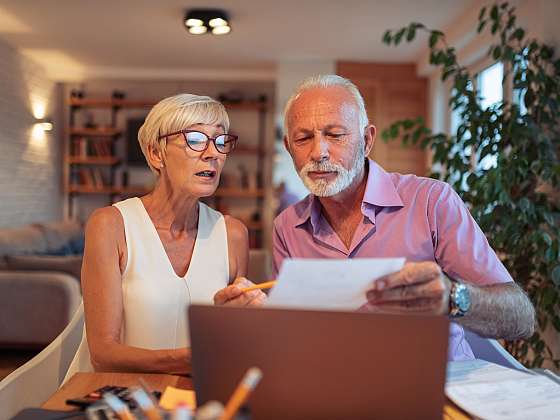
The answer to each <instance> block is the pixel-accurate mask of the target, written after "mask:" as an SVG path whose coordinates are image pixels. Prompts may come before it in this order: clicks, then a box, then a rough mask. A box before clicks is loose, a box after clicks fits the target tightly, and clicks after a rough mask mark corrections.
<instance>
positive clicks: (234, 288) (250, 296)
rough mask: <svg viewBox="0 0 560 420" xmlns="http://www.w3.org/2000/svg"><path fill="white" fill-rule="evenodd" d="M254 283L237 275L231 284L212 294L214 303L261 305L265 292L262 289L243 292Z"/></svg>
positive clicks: (264, 299)
mask: <svg viewBox="0 0 560 420" xmlns="http://www.w3.org/2000/svg"><path fill="white" fill-rule="evenodd" d="M254 284H255V283H253V282H252V281H249V280H247V279H246V278H245V277H237V278H236V279H235V281H234V282H233V284H232V285H230V286H228V287H225V288H223V289H221V290H218V292H217V293H216V294H215V295H214V305H231V306H262V305H264V302H265V301H266V294H264V293H263V291H262V290H251V291H250V292H243V291H242V290H241V289H244V288H246V287H249V286H253V285H254Z"/></svg>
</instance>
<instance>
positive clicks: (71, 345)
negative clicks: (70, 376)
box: [0, 303, 84, 419]
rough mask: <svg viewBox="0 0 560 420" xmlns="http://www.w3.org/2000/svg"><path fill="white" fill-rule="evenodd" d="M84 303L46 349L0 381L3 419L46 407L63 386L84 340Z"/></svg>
mask: <svg viewBox="0 0 560 420" xmlns="http://www.w3.org/2000/svg"><path fill="white" fill-rule="evenodd" d="M83 326H84V309H83V303H82V304H80V306H79V307H78V309H77V310H76V312H75V314H74V315H73V317H72V319H71V320H70V323H69V324H68V325H67V326H66V328H64V330H63V331H62V332H61V333H60V334H59V335H58V337H56V338H55V339H54V340H53V341H52V342H51V343H50V344H49V345H48V346H47V347H45V348H44V349H43V350H42V351H41V352H40V353H39V354H38V355H36V356H35V357H34V358H33V359H31V360H30V361H28V362H27V363H26V364H24V365H23V366H20V367H19V368H18V369H16V370H15V371H13V372H12V373H11V374H9V375H8V376H6V377H5V378H4V379H3V380H2V381H1V382H0V419H9V418H12V417H13V416H15V415H16V414H17V413H18V412H19V411H21V410H22V409H24V408H27V407H38V406H40V405H41V404H43V403H44V402H45V401H46V400H47V399H48V398H49V397H50V396H51V395H52V394H53V393H54V392H55V391H56V390H57V389H58V387H59V386H60V384H61V383H62V380H63V379H64V376H65V375H66V371H67V370H68V367H69V365H70V362H71V361H72V359H73V358H74V355H75V353H76V351H77V349H78V346H79V344H80V341H81V339H82V331H83Z"/></svg>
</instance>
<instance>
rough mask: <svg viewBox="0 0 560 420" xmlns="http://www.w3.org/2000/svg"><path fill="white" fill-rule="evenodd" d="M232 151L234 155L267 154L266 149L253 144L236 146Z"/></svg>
mask: <svg viewBox="0 0 560 420" xmlns="http://www.w3.org/2000/svg"><path fill="white" fill-rule="evenodd" d="M231 153H232V154H233V155H235V154H240V155H241V154H245V155H259V156H264V155H265V152H264V150H261V149H259V148H258V147H253V146H236V147H235V149H233V152H231Z"/></svg>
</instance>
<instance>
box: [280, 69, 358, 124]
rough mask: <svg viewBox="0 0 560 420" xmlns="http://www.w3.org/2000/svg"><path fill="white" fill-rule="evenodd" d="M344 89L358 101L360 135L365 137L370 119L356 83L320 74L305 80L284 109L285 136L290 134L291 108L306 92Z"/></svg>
mask: <svg viewBox="0 0 560 420" xmlns="http://www.w3.org/2000/svg"><path fill="white" fill-rule="evenodd" d="M336 86H338V87H342V88H344V89H346V90H347V91H348V92H349V93H350V94H351V95H352V96H353V98H354V100H355V101H356V105H357V106H358V123H359V125H360V129H361V130H362V132H361V133H360V134H361V135H363V134H364V133H365V129H366V127H367V126H368V124H369V119H368V116H367V112H366V106H365V103H364V98H363V97H362V94H361V93H360V91H359V90H358V88H357V87H356V85H355V84H354V83H352V82H351V81H350V80H348V79H346V78H344V77H342V76H338V75H336V74H319V75H316V76H311V77H308V78H306V79H304V80H303V81H302V82H301V83H300V84H299V85H298V86H297V88H296V90H295V92H294V93H293V94H292V96H290V99H288V102H287V103H286V106H285V107H284V134H287V133H288V122H287V121H288V119H287V116H288V112H289V111H290V108H291V106H292V105H293V103H294V101H295V100H296V99H297V98H298V97H299V96H300V95H301V94H302V93H303V92H304V91H306V90H310V89H315V88H328V87H336Z"/></svg>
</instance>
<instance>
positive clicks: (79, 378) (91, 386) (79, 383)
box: [42, 372, 470, 420]
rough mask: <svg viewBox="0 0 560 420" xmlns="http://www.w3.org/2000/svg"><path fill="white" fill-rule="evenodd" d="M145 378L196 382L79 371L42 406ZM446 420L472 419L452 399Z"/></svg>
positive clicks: (159, 383) (56, 406)
mask: <svg viewBox="0 0 560 420" xmlns="http://www.w3.org/2000/svg"><path fill="white" fill-rule="evenodd" d="M138 378H142V379H143V380H144V381H145V382H146V384H147V385H148V387H150V388H151V389H152V390H153V391H164V390H165V388H166V387H167V386H174V387H176V388H181V389H193V385H192V381H191V379H189V378H186V377H184V376H175V375H163V374H154V373H111V372H107V373H103V372H94V373H76V374H75V375H74V376H72V377H71V378H70V379H69V380H68V382H66V383H65V384H64V385H63V386H62V387H61V388H60V389H59V390H58V391H56V392H55V393H54V394H53V395H52V396H51V397H50V398H49V399H48V400H47V401H45V403H44V404H43V406H42V408H46V409H49V410H75V409H76V407H74V406H70V405H66V403H65V401H66V400H67V399H69V398H80V397H83V396H84V395H86V394H88V393H90V392H91V391H95V390H96V389H98V388H101V387H102V386H105V385H115V386H127V387H128V386H134V385H138ZM443 418H444V419H446V420H447V419H456V420H465V419H469V418H470V417H468V416H467V415H466V414H465V413H464V412H463V411H462V410H460V409H459V408H458V407H457V406H456V405H455V404H453V403H451V402H450V401H449V400H448V401H447V403H446V404H445V407H444V413H443Z"/></svg>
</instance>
